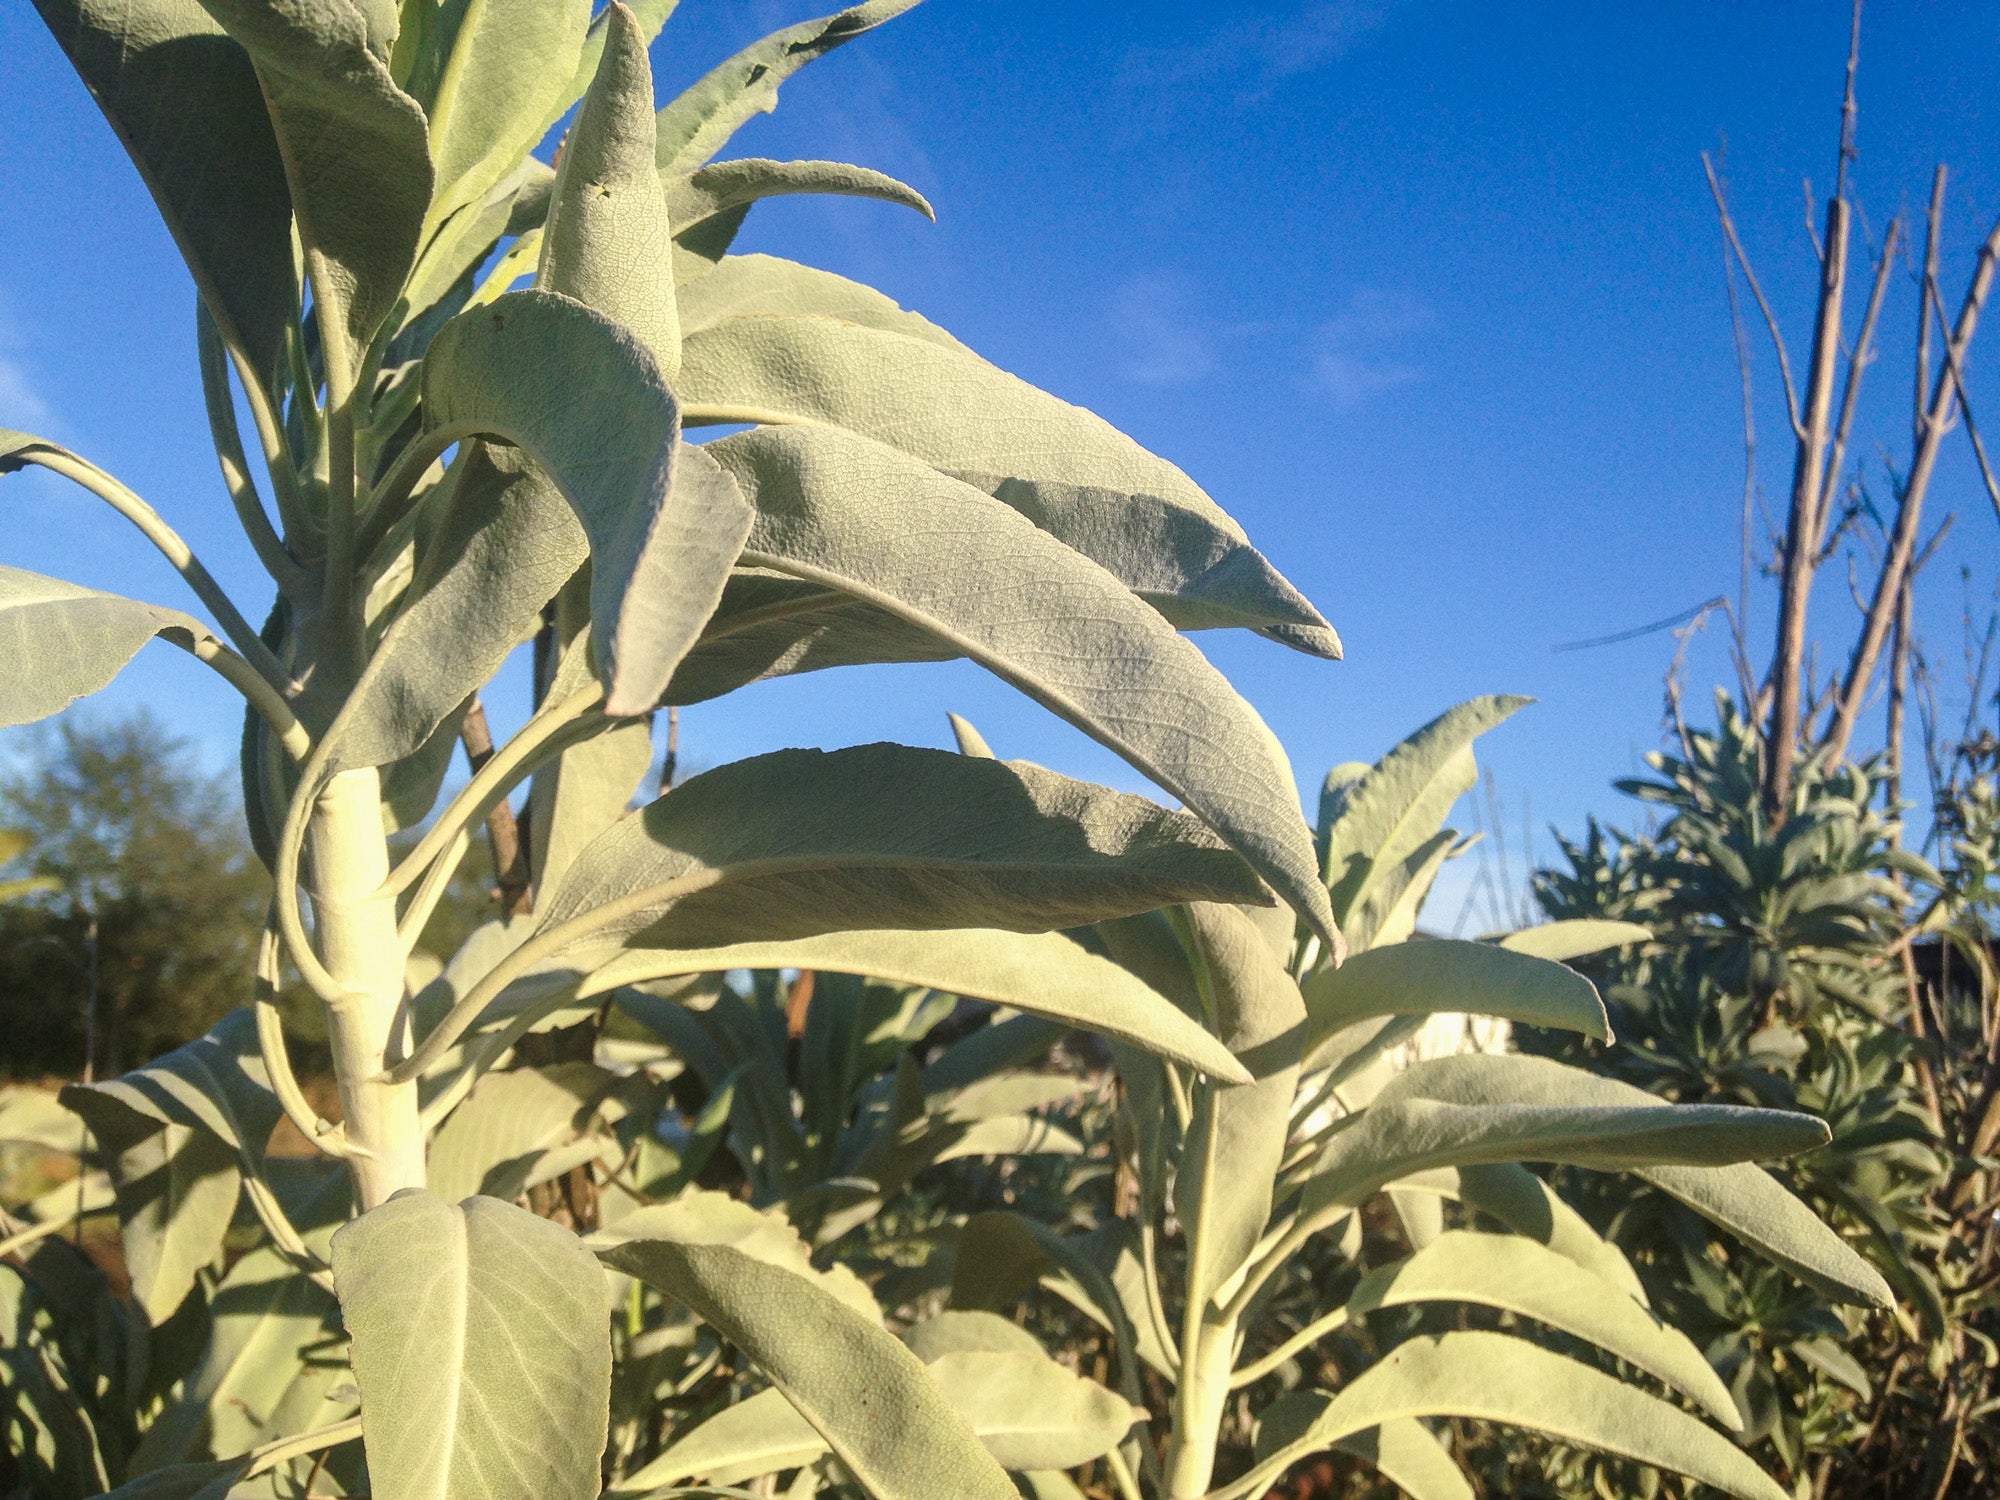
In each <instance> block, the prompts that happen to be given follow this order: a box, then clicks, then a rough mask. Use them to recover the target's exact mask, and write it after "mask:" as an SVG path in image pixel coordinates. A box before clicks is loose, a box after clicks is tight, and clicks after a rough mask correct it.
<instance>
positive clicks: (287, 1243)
mask: <svg viewBox="0 0 2000 1500" xmlns="http://www.w3.org/2000/svg"><path fill="white" fill-rule="evenodd" d="M243 1196H244V1197H245V1198H247V1199H249V1200H250V1208H251V1211H252V1212H254V1213H255V1214H256V1215H257V1219H258V1222H259V1223H261V1224H262V1225H263V1226H264V1232H265V1233H266V1234H268V1235H269V1236H270V1237H271V1243H272V1244H273V1245H274V1246H276V1247H277V1250H278V1253H279V1254H280V1255H282V1256H284V1257H285V1259H287V1260H289V1261H290V1262H291V1263H292V1264H293V1265H294V1266H296V1267H298V1270H299V1273H300V1274H301V1275H303V1276H304V1277H305V1278H306V1279H307V1280H308V1281H310V1282H312V1283H313V1284H314V1285H315V1286H319V1287H323V1288H325V1289H326V1290H327V1291H329V1292H330V1291H332V1290H333V1272H332V1271H331V1270H329V1269H328V1268H327V1264H326V1262H325V1261H323V1260H321V1259H320V1258H319V1257H318V1256H317V1255H315V1254H313V1253H312V1249H311V1247H310V1246H308V1245H307V1244H306V1242H305V1240H304V1239H303V1238H302V1237H301V1236H300V1234H299V1232H298V1230H297V1228H295V1227H294V1226H293V1224H292V1221H291V1220H290V1219H288V1218H286V1217H285V1209H284V1205H282V1204H281V1203H279V1202H278V1195H277V1194H276V1193H274V1192H272V1191H271V1184H270V1183H268V1182H266V1181H265V1180H264V1175H263V1173H261V1172H245V1173H244V1174H243Z"/></svg>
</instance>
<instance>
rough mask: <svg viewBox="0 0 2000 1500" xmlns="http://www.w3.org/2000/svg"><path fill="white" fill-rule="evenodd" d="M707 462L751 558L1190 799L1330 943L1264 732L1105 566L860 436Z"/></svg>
mask: <svg viewBox="0 0 2000 1500" xmlns="http://www.w3.org/2000/svg"><path fill="white" fill-rule="evenodd" d="M690 347H691V345H690ZM708 451H709V452H711V453H713V454H714V456H715V458H716V460H717V461H718V462H719V463H721V464H722V465H723V466H724V467H725V469H726V470H727V471H728V472H730V473H731V474H733V475H735V477H736V479H737V482H738V483H739V484H740V485H741V486H742V488H743V491H744V493H745V494H747V495H749V496H750V497H751V500H752V503H753V504H754V505H755V506H756V512H757V519H756V524H755V526H754V527H753V528H752V530H751V534H750V539H749V541H748V543H747V544H746V546H745V549H744V554H743V557H744V561H745V562H746V563H748V564H751V565H753V566H760V567H765V568H769V569H772V570H775V571H778V572H784V573H790V574H792V575H793V576H795V577H797V578H800V579H802V580H804V581H806V582H808V583H810V584H813V585H815V586H817V587H820V588H825V589H832V590H837V591H838V592H840V593H844V594H848V595H851V596H853V597H854V598H856V599H858V600H860V601H863V602H864V603H866V604H867V605H869V606H870V607H872V608H874V609H877V610H880V611H882V612H883V613H885V614H887V615H890V616H893V617H896V618H898V619H901V620H903V621H906V622H908V623H909V624H910V625H913V626H915V627H917V628H918V629H920V630H922V631H924V632H927V633H929V634H931V635H934V636H936V637H937V638H939V639H940V640H941V641H942V642H944V643H945V644H946V647H947V651H946V654H953V655H956V654H963V655H965V656H968V657H970V658H972V659H973V660H974V661H977V662H979V663H980V664H981V665H982V666H985V667H986V668H988V669H989V670H991V671H993V672H994V673H996V674H997V675H999V676H1001V677H1002V678H1004V679H1005V680H1007V681H1008V682H1011V683H1012V684H1013V685H1014V686H1016V687H1018V688H1020V689H1021V690H1022V691H1023V692H1025V693H1027V694H1028V695H1029V696H1030V697H1032V698H1034V699H1035V700H1036V701H1037V702H1039V703H1041V704H1042V705H1043V706H1044V707H1046V708H1048V709H1049V710H1050V711H1051V712H1053V713H1055V714H1058V715H1060V716H1061V717H1062V718H1064V719H1066V720H1068V721H1069V722H1070V723H1072V724H1074V725H1076V726H1077V728H1079V729H1081V730H1083V731H1084V732H1085V733H1086V734H1088V735H1090V736H1091V737H1092V738H1094V739H1096V740H1098V741H1099V742H1100V743H1102V744H1104V745H1106V746H1108V747H1109V748H1111V749H1113V750H1115V751H1117V752H1118V753H1119V754H1120V755H1122V756H1123V757H1124V758H1125V759H1126V760H1128V761H1129V762H1131V763H1132V764H1133V765H1134V766H1136V767H1137V768H1138V769H1139V770H1141V771H1142V772H1144V773H1145V774H1146V775H1147V776H1149V777H1150V778H1152V780H1153V781H1155V782H1156V783H1157V784H1159V785H1160V786H1162V787H1164V788H1165V789H1166V790H1168V791H1169V792H1171V793H1173V794H1174V795H1175V796H1176V797H1178V798H1180V799H1181V801H1182V802H1184V803H1185V804H1186V805H1187V806H1188V807H1189V808H1191V809H1192V810H1193V811H1194V812H1195V813H1197V814H1198V815H1199V816H1200V817H1201V818H1203V819H1204V820H1205V821H1206V822H1207V823H1208V824H1209V826H1210V827H1212V828H1214V829H1215V830H1216V831H1217V832H1218V833H1220V834H1221V835H1222V836H1223V837H1224V838H1225V839H1227V840H1228V841H1229V843H1230V844H1231V846H1232V847H1234V848H1235V849H1236V850H1237V851H1238V852H1239V853H1241V854H1242V855H1243V857H1244V858H1245V859H1246V860H1248V861H1249V862H1250V864H1251V866H1252V867H1253V868H1254V869H1256V871H1257V872H1258V874H1260V875H1262V876H1263V877H1264V878H1265V879H1266V880H1267V881H1269V882H1270V883H1271V885H1272V886H1273V887H1274V888H1275V889H1276V890H1277V892H1278V894H1279V895H1280V896H1281V897H1282V898H1283V899H1284V900H1285V901H1286V902H1287V903H1288V904H1289V905H1291V906H1292V908H1293V909H1294V910H1296V911H1298V912H1299V913H1300V914H1301V915H1303V916H1304V917H1305V918H1306V919H1307V920H1308V921H1309V922H1311V923H1312V924H1313V925H1314V926H1315V927H1316V928H1318V929H1319V930H1320V931H1321V932H1322V933H1328V932H1330V930H1331V926H1332V924H1331V921H1330V918H1329V915H1328V909H1327V902H1326V891H1325V888H1324V887H1323V886H1322V885H1321V884H1320V881H1319V878H1318V872H1317V870H1316V868H1315V865H1314V860H1313V855H1312V843H1311V835H1310V833H1309V832H1308V831H1307V829H1306V826H1305V823H1304V820H1303V819H1302V818H1301V816H1300V815H1299V811H1298V798H1297V792H1296V790H1295V788H1294V785H1293V783H1292V780H1291V776H1290V774H1289V772H1288V770H1287V769H1286V768H1285V767H1284V766H1283V765H1282V764H1281V763H1280V758H1279V756H1278V755H1277V754H1276V753H1274V750H1273V745H1274V741H1272V740H1271V738H1270V731H1269V730H1268V729H1266V728H1265V727H1264V725H1263V722H1262V721H1261V720H1259V719H1258V718H1257V717H1256V715H1255V713H1254V712H1253V711H1251V710H1250V709H1249V707H1248V706H1247V705H1246V704H1245V703H1244V702H1243V700H1242V699H1241V698H1240V697H1238V696H1237V694H1236V692H1235V691H1234V690H1233V689H1232V688H1231V687H1230V686H1229V684H1228V682H1227V681H1226V680H1225V679H1224V678H1223V677H1222V675H1221V674H1220V673H1219V672H1217V671H1216V670H1215V669H1214V668H1213V667H1212V666H1210V665H1209V663H1208V662H1207V660H1206V659H1205V658H1204V657H1203V656H1202V655H1201V653H1200V652H1199V651H1197V650H1196V649H1195V648H1194V646H1193V645H1191V644H1190V643H1189V642H1188V641H1186V640H1185V639H1183V638H1182V637H1180V636H1178V635H1176V634H1175V633H1174V632H1173V631H1172V630H1171V629H1169V628H1168V627H1167V626H1166V625H1165V624H1164V623H1163V622H1162V621H1161V620H1160V618H1159V617H1158V615H1156V614H1155V613H1154V612H1153V611H1152V610H1150V609H1147V608H1146V607H1145V606H1143V605H1141V604H1140V603H1139V602H1138V601H1137V600H1135V599H1133V598H1132V597H1131V595H1130V593H1129V592H1128V591H1127V590H1126V589H1124V588H1123V587H1121V586H1120V585H1119V583H1118V582H1117V581H1116V580H1115V579H1113V578H1112V577H1110V576H1109V575H1108V574H1106V573H1105V572H1104V570H1103V569H1101V568H1098V567H1097V566H1095V565H1094V564H1092V563H1091V562H1089V561H1088V560H1087V559H1086V558H1083V557H1081V556H1079V555H1078V554H1077V553H1075V552H1073V551H1071V550H1070V549H1069V548H1067V547H1064V546H1062V545H1061V544H1059V543H1057V542H1056V541H1054V540H1053V539H1051V538H1049V537H1047V536H1046V535H1044V534H1043V533H1042V532H1040V531H1038V530H1036V529H1035V528H1034V527H1033V526H1031V525H1029V524H1027V523H1026V522H1024V521H1023V520H1022V519H1021V518H1020V517H1019V516H1017V515H1015V514H1013V513H1012V512H1011V511H1009V510H1008V509H1007V508H1006V507H1004V506H1002V505H998V504H995V503H994V502H993V501H991V500H990V499H988V498H987V497H985V496H983V495H981V494H979V493H978V492H977V491H975V490H973V489H972V488H971V487H969V486H966V485H962V484H959V483H957V482H956V481H954V480H951V479H949V478H946V477H944V476H943V475H940V474H939V473H937V472H936V471H935V470H933V469H931V468H929V467H928V466H926V465H924V464H921V463H918V462H915V461H914V460H911V459H909V458H907V457H904V456H903V455H901V454H898V453H896V452H895V451H893V450H892V449H889V448H886V447H884V446H882V445H881V444H879V443H873V442H869V441H868V440H866V439H863V438H858V437H855V436H854V435H852V434H850V433H843V432H839V431H836V430H834V429H831V428H818V427H815V428H764V429H759V430H757V431H753V432H747V433H741V434H738V435H736V436H734V437H730V438H725V439H723V440H722V441H720V442H717V443H712V444H709V445H708ZM726 628H727V624H726V622H719V623H718V625H717V627H716V630H712V631H711V632H710V636H709V639H710V640H714V639H715V636H716V633H717V631H720V630H723V629H726Z"/></svg>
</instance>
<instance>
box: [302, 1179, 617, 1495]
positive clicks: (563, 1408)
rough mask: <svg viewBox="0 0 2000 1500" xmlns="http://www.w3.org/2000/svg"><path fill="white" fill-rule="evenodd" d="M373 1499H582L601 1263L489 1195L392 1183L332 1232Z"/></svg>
mask: <svg viewBox="0 0 2000 1500" xmlns="http://www.w3.org/2000/svg"><path fill="white" fill-rule="evenodd" d="M333 1281H334V1288H335V1290H336V1291H337V1292H338V1293H339V1296H340V1310H341V1316H342V1318H343V1319H344V1321H345V1322H346V1324H347V1331H348V1333H349V1334H350V1335H352V1337H353V1340H354V1350H353V1358H354V1377H355V1380H356V1382H357V1383H358V1384H359V1385H360V1387H361V1420H362V1440H363V1443H364V1445H365V1446H366V1449H367V1453H368V1476H369V1480H370V1483H371V1487H372V1490H373V1493H375V1494H376V1495H379V1496H382V1497H383V1500H427V1497H428V1500H446V1497H449V1500H465V1497H478V1500H504V1497H518V1500H564V1497H576V1500H595V1497H596V1495H597V1493H598V1469H597V1465H598V1458H599V1455H600V1454H602V1452H603V1451H604V1438H605V1430H606V1425H607V1422H608V1412H609V1408H610V1401H611V1333H610V1328H609V1326H608V1324H607V1323H606V1320H605V1283H604V1275H603V1272H602V1271H600V1270H599V1269H598V1267H597V1265H596V1264H595V1262H594V1261H593V1260H592V1259H591V1256H590V1252H589V1251H587V1250H586V1249H584V1247H583V1244H582V1242H581V1241H579V1240H578V1239H577V1238H576V1236H574V1235H573V1234H571V1233H570V1232H569V1231H568V1230H566V1229H564V1228H562V1227H561V1226H559V1225H556V1224H552V1223H550V1222H549V1221H548V1220H547V1219H539V1218H537V1217H535V1215H533V1214H531V1213H529V1212H528V1211H527V1210H525V1209H520V1208H515V1207H514V1206H513V1205H512V1204H509V1203H502V1202H500V1201H498V1200H497V1199H493V1198H468V1199H466V1200H465V1201H464V1202H463V1203H461V1204H459V1205H457V1206H456V1207H453V1206H452V1205H450V1204H448V1203H446V1202H444V1200H443V1199H441V1198H437V1197H434V1196H433V1195H431V1194H429V1193H426V1192H424V1191H423V1190H422V1189H420V1188H405V1189H404V1190H403V1191H402V1192H400V1193H398V1194H396V1196H395V1197H393V1198H391V1199H390V1200H389V1201H388V1202H387V1203H384V1204H383V1205H381V1206H380V1207H379V1208H376V1209H373V1210H371V1211H370V1212H368V1213H366V1214H363V1215H362V1216H361V1217H360V1218H358V1219H356V1220H354V1222H353V1223H351V1224H348V1225H346V1226H345V1227H344V1228H342V1229H341V1230H340V1232H339V1233H337V1234H336V1235H334V1237H333Z"/></svg>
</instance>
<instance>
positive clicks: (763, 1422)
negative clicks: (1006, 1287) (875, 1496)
mask: <svg viewBox="0 0 2000 1500" xmlns="http://www.w3.org/2000/svg"><path fill="white" fill-rule="evenodd" d="M947 1316H950V1315H949V1314H948V1315H947ZM958 1316H960V1317H966V1316H978V1315H977V1314H958ZM993 1321H995V1322H1004V1320H1002V1319H994V1320H993ZM1006 1326H1009V1327H1011V1326H1013V1325H1011V1324H1008V1325H1006ZM1023 1337H1026V1335H1023ZM1029 1342H1030V1344H1031V1345H1032V1343H1033V1340H1032V1339H1030V1340H1029ZM913 1352H914V1351H913ZM925 1364H926V1366H927V1368H928V1369H929V1372H930V1376H931V1378H932V1379H933V1380H934V1381H936V1382H937V1386H938V1389H939V1390H940V1391H941V1392H943V1394H944V1398H945V1400H947V1401H948V1402H950V1403H951V1405H952V1407H953V1409H954V1410H956V1411H957V1412H958V1414H959V1415H960V1416H961V1417H962V1418H963V1419H964V1421H965V1425H966V1426H967V1427H969V1428H970V1429H971V1430H972V1432H973V1434H974V1436H976V1437H977V1438H978V1439H979V1441H980V1442H981V1443H982V1444H983V1445H984V1446H985V1448H986V1451H987V1452H988V1453H990V1454H991V1455H992V1456H993V1458H994V1461H995V1462H997V1463H998V1464H1000V1465H1001V1467H1003V1468H1007V1469H1015V1470H1021V1469H1055V1468H1074V1467H1076V1466H1077V1465H1079V1464H1086V1463H1089V1462H1091V1461H1092V1460H1093V1459H1097V1458H1101V1457H1103V1456H1104V1455H1105V1454H1106V1453H1108V1452H1109V1451H1110V1450H1111V1449H1112V1448H1114V1447H1116V1446H1117V1445H1118V1443H1119V1441H1120V1440H1121V1439H1122V1438H1123V1437H1124V1436H1125V1433H1126V1432H1127V1430H1128V1429H1130V1427H1131V1426H1132V1423H1133V1421H1134V1419H1135V1413H1134V1412H1133V1409H1132V1408H1131V1406H1130V1405H1128V1404H1127V1403H1126V1402H1125V1401H1124V1400H1122V1399H1121V1398H1120V1397H1118V1396H1116V1395H1113V1394H1112V1393H1111V1392H1110V1391H1108V1390H1106V1389H1105V1388H1104V1387H1103V1386H1101V1385H1099V1384H1097V1383H1096V1382H1095V1381H1092V1380H1085V1379H1084V1378H1082V1377H1081V1376H1078V1375H1076V1374H1073V1373H1072V1372H1070V1371H1069V1370H1066V1369H1064V1368H1063V1367H1062V1366H1061V1365H1059V1364H1057V1363H1056V1362H1055V1361H1054V1360H1052V1359H1050V1358H1049V1357H1048V1355H1046V1354H1044V1353H1043V1352H1042V1351H1041V1350H1040V1349H1038V1348H1032V1347H1031V1348H1029V1349H1019V1348H1013V1349H977V1350H973V1349H956V1350H948V1351H941V1352H939V1353H937V1354H934V1355H932V1356H931V1357H930V1358H928V1359H927V1360H926V1361H925ZM827 1451H828V1449H827V1444H826V1440H825V1439H824V1438H822V1437H821V1436H820V1435H819V1433H818V1431H817V1430H815V1429H814V1427H813V1426H812V1424H811V1423H810V1422H808V1421H807V1420H806V1419H805V1418H804V1417H803V1416H801V1415H800V1414H799V1412H798V1410H797V1409H796V1408H795V1407H793V1406H792V1404H791V1403H790V1402H789V1401H788V1400H786V1399H785V1397H784V1395H783V1393H782V1392H779V1391H776V1390H771V1391H760V1392H758V1394H756V1395H754V1396H752V1397H750V1398H749V1399H748V1400H746V1401H740V1402H738V1403H737V1404H736V1405H735V1406H731V1407H728V1408H726V1409H725V1410H723V1411H721V1412H719V1413H717V1414H716V1415H715V1416H713V1417H710V1418H709V1419H708V1420H707V1421H706V1422H703V1423H702V1424H701V1425H700V1426H698V1427H696V1428H695V1429H694V1430H693V1431H692V1432H690V1433H689V1434H688V1435H687V1436H686V1437H684V1438H682V1439H681V1440H680V1441H679V1442H677V1443H675V1444H674V1445H673V1447H671V1448H669V1449H668V1450H667V1451H666V1452H665V1453H663V1454H661V1455H660V1457H659V1458H658V1459H657V1460H655V1461H654V1462H653V1463H650V1464H648V1465H646V1467H645V1468H644V1469H642V1470H640V1471H639V1472H638V1473H636V1474H633V1475H632V1476H631V1477H630V1478H628V1479H627V1480H626V1481H625V1483H624V1484H623V1486H621V1489H623V1490H631V1491H638V1492H645V1491H649V1490H651V1489H652V1488H654V1487H656V1486H658V1485H662V1484H669V1483H672V1482H673V1481H675V1480H679V1479H696V1478H698V1479H705V1480H707V1481H708V1482H710V1483H711V1484H740V1483H741V1482H743V1481H744V1480H746V1479H752V1478H755V1477H756V1476H758V1475H760V1474H769V1473H773V1472H775V1471H777V1470H780V1469H789V1468H796V1467H799V1466H801V1465H804V1464H809V1463H812V1462H814V1461H815V1460H817V1459H818V1458H819V1457H820V1456H821V1455H823V1454H824V1453H826V1452H827Z"/></svg>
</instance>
